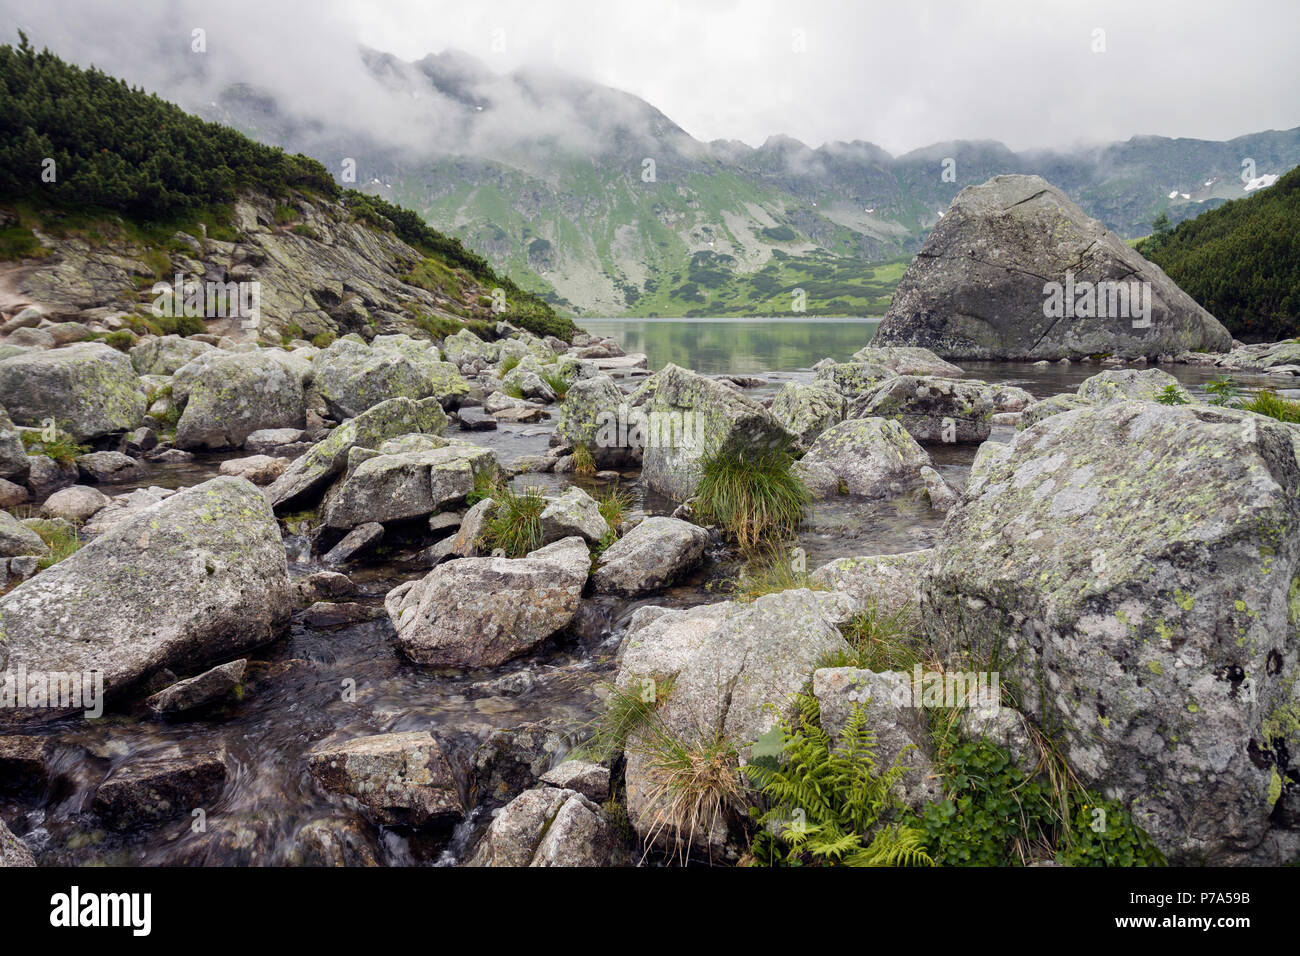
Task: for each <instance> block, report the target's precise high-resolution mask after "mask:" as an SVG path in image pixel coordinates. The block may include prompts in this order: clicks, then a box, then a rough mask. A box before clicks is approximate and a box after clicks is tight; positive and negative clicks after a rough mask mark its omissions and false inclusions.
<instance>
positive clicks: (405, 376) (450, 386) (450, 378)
mask: <svg viewBox="0 0 1300 956" xmlns="http://www.w3.org/2000/svg"><path fill="white" fill-rule="evenodd" d="M311 364H312V388H313V389H315V391H316V392H317V393H318V394H319V395H320V397H321V398H322V399H323V400H324V402H325V405H326V407H327V408H328V409H329V411H330V414H332V415H333V416H334V417H336V418H340V419H343V418H352V417H353V416H356V415H360V414H361V413H362V412H364V411H366V410H367V409H369V408H373V407H374V406H375V405H378V404H379V403H380V402H382V401H385V400H387V399H391V398H398V397H401V398H410V399H415V400H417V401H418V400H419V399H422V398H437V399H438V402H439V404H441V405H442V406H443V407H444V408H455V407H456V406H457V405H459V404H460V401H461V399H462V398H463V397H464V396H465V395H468V394H469V383H468V382H466V381H465V380H464V379H463V378H461V376H460V372H459V371H458V370H457V368H456V367H455V366H454V365H452V364H450V363H448V362H441V361H438V359H437V356H436V354H435V353H429V354H428V355H426V356H424V357H419V356H417V355H415V354H413V353H411V352H409V351H403V350H400V349H395V348H377V349H376V348H370V347H369V346H366V345H358V344H357V343H356V342H350V341H348V340H347V339H339V340H338V341H336V342H334V343H333V344H332V345H330V347H329V348H327V349H324V350H323V351H321V352H319V353H318V354H317V355H316V357H315V358H313V359H312V363H311Z"/></svg>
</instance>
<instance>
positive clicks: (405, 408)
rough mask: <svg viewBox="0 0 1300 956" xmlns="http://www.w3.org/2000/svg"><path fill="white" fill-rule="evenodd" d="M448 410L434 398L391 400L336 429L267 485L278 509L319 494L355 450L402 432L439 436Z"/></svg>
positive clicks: (343, 466) (270, 497)
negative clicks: (444, 409) (443, 408)
mask: <svg viewBox="0 0 1300 956" xmlns="http://www.w3.org/2000/svg"><path fill="white" fill-rule="evenodd" d="M446 428H447V413H446V412H444V411H443V410H442V405H441V404H439V402H438V400H437V399H436V398H426V399H423V400H422V401H418V402H417V401H414V400H412V399H409V398H390V399H389V400H387V401H384V402H380V403H379V404H378V405H375V406H373V407H372V408H369V409H367V410H366V411H364V412H362V413H361V414H360V415H358V416H357V417H356V418H353V419H350V420H348V421H346V422H344V423H343V424H342V425H340V426H339V427H338V428H336V429H334V430H333V431H332V432H330V433H329V435H328V436H327V437H326V438H325V439H324V440H322V441H321V442H319V443H318V444H316V445H313V446H312V447H311V448H310V449H309V450H308V451H307V452H306V453H305V454H303V455H302V456H301V457H299V458H296V459H294V461H293V464H291V465H290V466H289V467H288V468H287V469H286V470H285V472H284V474H283V475H281V476H280V477H279V478H277V479H276V480H275V482H274V483H273V484H272V485H271V486H270V487H268V488H267V489H266V496H267V499H268V500H269V501H270V502H271V504H272V505H274V506H275V507H276V508H286V507H288V506H290V505H296V504H299V503H302V502H304V501H307V500H309V499H311V498H313V497H315V496H319V495H320V494H321V493H323V492H324V491H325V489H326V488H327V487H328V486H329V485H330V483H331V482H332V481H333V480H334V479H335V478H336V477H337V476H338V475H339V473H340V472H341V471H343V469H344V468H345V467H346V466H347V463H348V454H349V452H351V451H352V449H353V448H371V449H378V448H379V446H380V445H382V444H383V443H384V442H385V441H388V440H389V439H391V438H397V437H398V436H400V435H411V434H426V435H441V434H442V433H443V432H444V431H445V430H446Z"/></svg>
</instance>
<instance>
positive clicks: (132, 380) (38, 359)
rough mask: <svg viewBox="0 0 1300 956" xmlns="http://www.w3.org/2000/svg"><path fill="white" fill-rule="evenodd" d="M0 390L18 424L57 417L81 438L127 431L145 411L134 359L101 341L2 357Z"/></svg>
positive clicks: (98, 436)
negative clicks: (132, 363) (132, 364)
mask: <svg viewBox="0 0 1300 956" xmlns="http://www.w3.org/2000/svg"><path fill="white" fill-rule="evenodd" d="M0 396H3V397H4V404H5V408H6V409H7V410H8V412H9V415H10V417H11V418H12V419H13V420H14V422H16V423H17V424H19V425H31V426H35V425H42V424H43V423H44V422H45V420H46V419H53V420H54V421H56V422H57V423H58V425H59V427H60V428H62V429H63V430H64V431H66V432H68V433H69V434H70V435H71V436H72V437H73V438H75V439H76V440H77V441H85V440H88V439H95V438H100V437H102V436H104V435H111V434H114V433H116V432H124V431H129V430H130V429H132V428H135V427H136V426H137V425H139V424H140V419H142V418H143V417H144V412H145V399H144V392H143V391H142V390H141V388H140V379H139V377H138V376H137V375H136V373H135V369H134V368H132V366H131V360H130V359H129V358H127V357H126V356H125V355H123V354H122V353H121V352H119V351H117V350H116V349H112V348H109V347H108V346H107V345H101V344H100V343H98V342H79V343H77V344H76V345H69V346H68V347H67V348H62V349H50V350H48V351H30V352H24V353H22V354H20V355H14V356H11V357H9V358H7V359H5V360H3V361H0Z"/></svg>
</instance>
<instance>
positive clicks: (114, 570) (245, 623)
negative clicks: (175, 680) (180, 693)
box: [0, 478, 293, 720]
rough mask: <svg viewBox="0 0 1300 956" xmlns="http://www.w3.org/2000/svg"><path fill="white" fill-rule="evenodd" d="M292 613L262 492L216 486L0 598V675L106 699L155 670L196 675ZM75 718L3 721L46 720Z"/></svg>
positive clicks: (137, 518)
mask: <svg viewBox="0 0 1300 956" xmlns="http://www.w3.org/2000/svg"><path fill="white" fill-rule="evenodd" d="M292 603H293V602H292V596H291V592H290V588H289V576H288V571H287V567H286V562H285V553H284V546H283V544H282V543H281V540H280V531H279V528H278V527H277V525H276V521H275V518H274V516H273V515H272V514H271V511H270V508H269V507H268V506H267V504H266V500H265V499H264V498H263V496H262V493H261V491H259V490H258V489H257V488H256V487H254V486H253V485H251V484H249V483H248V482H246V481H244V480H242V479H239V478H216V479H213V480H212V481H208V482H204V483H203V484H201V485H196V486H195V487H193V488H190V489H187V490H185V491H181V492H178V493H176V494H174V495H171V496H170V497H168V498H166V499H165V500H163V501H161V502H159V503H158V504H156V505H154V506H153V507H150V508H146V509H145V510H142V511H140V512H138V513H136V514H134V515H133V516H131V517H128V518H125V519H124V520H123V521H122V522H121V523H119V524H118V525H117V526H116V527H114V528H113V529H112V530H110V531H107V532H105V533H104V534H102V535H101V536H99V537H98V538H96V539H95V540H93V541H91V542H90V543H89V544H87V545H86V546H85V547H83V548H82V549H81V550H80V551H78V552H77V553H76V554H73V555H72V556H71V557H68V558H65V559H64V560H63V561H60V562H59V563H58V564H56V565H54V566H53V567H52V568H50V569H49V570H46V571H43V572H41V573H40V574H38V575H37V576H36V577H34V578H32V579H31V580H30V581H27V582H25V583H24V584H21V585H19V586H18V587H17V588H15V589H14V590H13V591H10V592H9V593H8V594H6V595H4V596H3V597H0V634H3V642H2V643H0V668H2V667H3V666H5V664H6V662H7V663H8V665H9V666H11V667H16V666H18V665H19V664H21V665H23V666H25V667H26V669H27V670H28V671H29V672H37V671H39V672H50V671H59V672H67V673H72V674H84V673H88V672H98V673H100V674H102V676H103V686H104V692H105V694H106V695H107V696H108V697H109V698H112V697H113V695H114V694H115V693H117V692H119V691H121V690H123V689H125V688H128V687H130V686H131V685H133V684H135V683H137V682H139V681H141V680H142V679H144V678H145V677H148V676H149V675H150V674H152V673H154V672H155V671H158V670H160V669H162V668H170V669H172V670H174V671H180V672H181V673H185V672H187V671H188V672H193V671H196V670H199V669H201V668H202V667H203V666H204V665H207V664H211V663H212V662H213V661H215V660H229V659H230V658H232V657H235V656H236V655H237V654H239V653H240V652H241V651H244V650H246V649H248V648H251V647H256V646H257V645H259V644H263V643H265V642H266V641H269V640H271V639H272V638H274V637H275V636H276V635H277V634H278V633H279V632H280V629H281V628H282V627H283V626H284V624H286V623H287V621H288V618H289V614H290V612H291V610H292ZM83 709H84V708H82V707H80V706H76V707H48V708H44V709H37V708H28V709H24V710H18V711H13V712H12V714H11V715H10V716H12V717H14V718H18V719H28V720H49V719H52V718H54V717H58V716H61V715H63V714H66V713H72V712H77V711H81V710H83ZM4 716H6V715H5V714H0V719H3V718H4Z"/></svg>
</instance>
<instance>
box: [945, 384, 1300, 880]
mask: <svg viewBox="0 0 1300 956" xmlns="http://www.w3.org/2000/svg"><path fill="white" fill-rule="evenodd" d="M986 447H987V446H986ZM1298 492H1300V467H1297V464H1296V458H1295V454H1294V451H1293V446H1292V434H1291V430H1290V429H1289V428H1288V427H1287V426H1285V425H1282V424H1281V423H1278V422H1275V421H1273V420H1271V419H1268V418H1264V417H1261V416H1257V415H1253V414H1251V413H1249V412H1241V411H1235V410H1229V409H1222V408H1214V407H1208V406H1196V405H1189V406H1179V407H1169V406H1164V405H1160V404H1157V403H1154V402H1135V401H1117V402H1114V403H1111V404H1107V405H1104V406H1099V407H1091V408H1086V409H1082V410H1078V411H1075V412H1073V413H1071V414H1068V415H1058V416H1053V417H1050V418H1047V419H1045V420H1043V421H1041V422H1039V423H1038V424H1037V425H1034V426H1033V427H1031V428H1028V429H1026V430H1025V431H1023V432H1020V433H1019V434H1018V435H1017V436H1016V438H1015V441H1014V442H1013V443H1011V444H1010V445H1003V446H1001V447H999V448H996V449H994V450H992V451H991V452H989V453H988V454H987V455H981V457H980V458H979V459H978V460H977V461H976V465H975V467H974V468H973V469H972V474H971V478H970V482H969V484H968V486H967V489H966V492H965V495H964V497H963V500H962V502H961V503H960V504H959V505H958V506H957V507H956V508H954V509H953V510H952V511H951V512H950V513H949V515H948V518H947V521H946V523H945V525H944V536H943V537H942V538H941V539H940V542H939V544H938V545H937V547H936V548H935V553H934V557H933V559H932V561H931V563H930V565H929V569H928V571H927V573H926V576H925V579H924V582H923V584H922V602H921V620H922V621H923V622H924V624H925V627H926V629H927V632H928V633H929V635H930V638H931V640H932V641H934V642H935V643H936V644H938V645H940V646H941V647H943V648H944V649H945V650H946V653H947V654H948V660H949V662H950V663H949V666H955V665H954V664H953V663H952V662H953V661H955V660H958V659H960V660H966V661H970V662H971V663H970V664H968V665H966V668H967V669H971V670H977V671H978V670H983V669H988V665H989V662H992V661H996V663H997V667H998V668H999V669H1000V670H1001V672H1002V682H1003V683H1004V684H1007V683H1014V684H1015V685H1016V686H1018V687H1019V688H1020V691H1021V695H1022V700H1020V702H1019V704H1020V706H1021V709H1022V710H1023V711H1024V712H1025V713H1026V714H1027V715H1028V716H1030V717H1031V718H1032V719H1033V720H1034V721H1035V722H1037V723H1038V724H1039V726H1040V727H1041V728H1043V729H1044V730H1046V731H1048V732H1049V733H1052V734H1054V735H1056V742H1057V744H1058V746H1059V747H1060V748H1061V750H1062V752H1063V753H1064V754H1065V755H1066V756H1067V757H1068V759H1069V761H1070V764H1071V766H1072V768H1073V769H1074V772H1075V773H1076V774H1077V775H1078V776H1079V779H1080V780H1081V781H1082V782H1083V783H1085V784H1086V785H1088V786H1091V787H1096V788H1098V789H1100V790H1102V791H1103V792H1105V793H1106V794H1108V795H1110V796H1112V797H1115V798H1118V799H1120V800H1121V801H1123V802H1124V803H1125V804H1126V805H1127V806H1128V807H1129V808H1130V809H1131V810H1132V812H1133V814H1134V817H1135V820H1136V821H1137V823H1138V824H1139V825H1140V826H1142V827H1143V828H1145V829H1146V830H1147V832H1148V833H1150V834H1151V836H1152V837H1153V838H1154V839H1155V841H1156V843H1157V844H1158V845H1159V846H1160V848H1161V849H1162V850H1163V851H1164V852H1165V853H1166V855H1167V856H1168V857H1169V859H1170V860H1171V862H1176V863H1196V862H1205V863H1225V862H1232V861H1242V860H1247V859H1253V860H1255V861H1256V862H1268V861H1269V860H1270V859H1273V860H1275V859H1276V856H1275V855H1276V854H1277V853H1279V852H1283V850H1282V849H1280V848H1282V847H1285V846H1286V845H1288V841H1289V845H1290V846H1291V847H1292V849H1291V850H1290V851H1289V852H1291V853H1294V852H1295V847H1296V846H1297V845H1300V833H1297V832H1296V831H1295V830H1286V829H1283V830H1277V829H1274V830H1270V819H1271V817H1272V816H1273V812H1274V808H1275V804H1276V803H1277V801H1278V799H1279V797H1280V796H1281V794H1282V792H1283V790H1284V789H1285V787H1287V786H1290V784H1285V783H1284V782H1285V781H1287V780H1294V779H1295V777H1296V775H1297V767H1296V766H1295V764H1294V761H1295V758H1294V756H1293V755H1294V754H1295V753H1297V752H1298V751H1297V750H1296V746H1295V745H1296V744H1297V743H1300V740H1297V739H1295V736H1296V735H1295V734H1294V728H1295V726H1296V720H1295V714H1296V712H1297V711H1296V707H1297V704H1296V699H1295V697H1294V696H1293V688H1294V687H1295V686H1296V682H1297V678H1300V663H1298V661H1297V654H1298V652H1297V647H1300V644H1297V640H1296V631H1297V622H1298V621H1300V605H1298V604H1297V598H1296V595H1297V592H1298V591H1300V505H1298V501H1300V499H1298V498H1297V493H1298ZM1256 848H1259V850H1258V855H1256V856H1252V853H1253V852H1255V849H1256Z"/></svg>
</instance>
